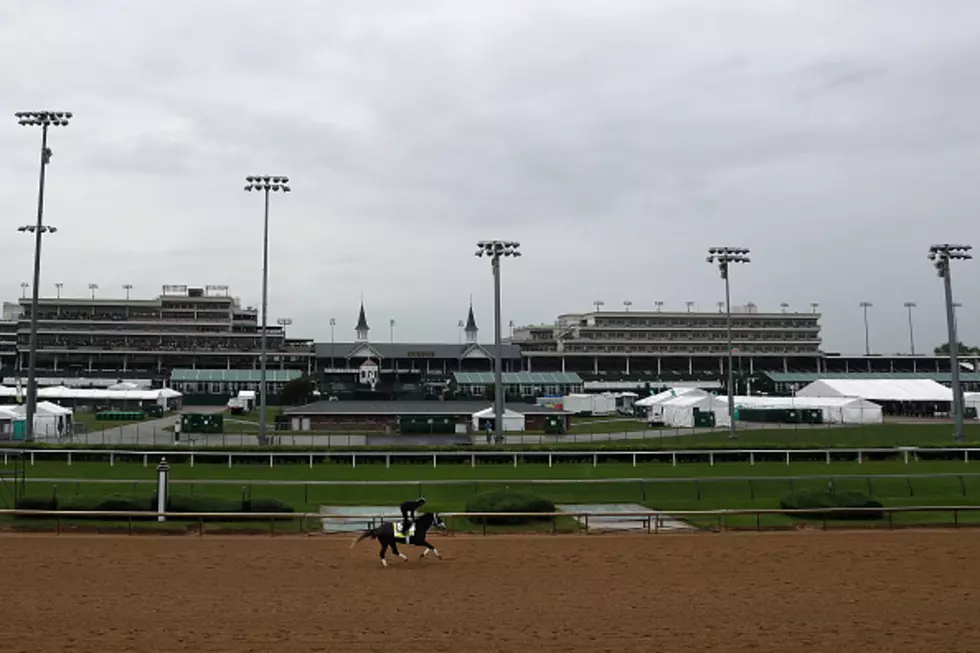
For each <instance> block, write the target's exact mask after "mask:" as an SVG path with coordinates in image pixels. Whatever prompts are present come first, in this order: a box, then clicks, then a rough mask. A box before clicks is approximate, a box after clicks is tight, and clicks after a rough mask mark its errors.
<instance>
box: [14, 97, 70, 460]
mask: <svg viewBox="0 0 980 653" xmlns="http://www.w3.org/2000/svg"><path fill="white" fill-rule="evenodd" d="M14 117H16V118H17V124H19V125H21V126H22V127H40V128H41V171H40V175H39V178H38V189H37V222H36V223H35V224H33V225H30V226H26V227H19V228H18V231H20V232H29V233H32V234H34V284H33V288H32V290H31V332H30V333H31V335H30V345H29V354H28V363H27V406H26V407H25V415H24V418H25V422H26V430H27V433H26V434H25V438H26V439H27V440H28V441H31V440H33V439H34V412H35V409H36V407H37V387H36V384H35V376H36V372H37V312H38V290H39V288H40V286H41V237H42V236H43V235H44V234H46V233H52V234H53V233H55V232H56V231H57V229H55V228H54V227H46V226H45V225H44V182H45V171H46V170H47V167H48V164H49V163H51V156H52V154H53V152H52V151H51V148H49V147H48V128H49V127H67V126H68V122H69V121H70V120H71V119H72V113H71V112H70V111H18V112H17V113H15V114H14Z"/></svg>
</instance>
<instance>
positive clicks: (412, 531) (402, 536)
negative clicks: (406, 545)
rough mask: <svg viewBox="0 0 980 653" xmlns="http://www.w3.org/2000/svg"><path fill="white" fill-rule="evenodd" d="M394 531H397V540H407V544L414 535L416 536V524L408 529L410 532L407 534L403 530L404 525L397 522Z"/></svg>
mask: <svg viewBox="0 0 980 653" xmlns="http://www.w3.org/2000/svg"><path fill="white" fill-rule="evenodd" d="M394 529H395V539H402V540H405V541H406V542H407V541H408V538H410V537H412V536H413V535H415V524H412V525H411V526H409V527H408V532H407V533H406V532H405V531H403V530H402V523H401V522H395V523H394Z"/></svg>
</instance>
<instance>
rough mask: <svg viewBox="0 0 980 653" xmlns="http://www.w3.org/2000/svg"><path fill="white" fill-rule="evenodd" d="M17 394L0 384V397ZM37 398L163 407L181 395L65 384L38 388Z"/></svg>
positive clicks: (167, 391)
mask: <svg viewBox="0 0 980 653" xmlns="http://www.w3.org/2000/svg"><path fill="white" fill-rule="evenodd" d="M19 394H20V396H21V397H24V396H25V395H24V390H23V389H21V390H20V393H19ZM16 396H18V390H17V388H11V387H7V386H0V397H5V398H11V397H16ZM37 397H38V399H52V400H55V401H58V400H66V399H70V400H73V401H76V402H77V401H105V402H114V401H140V402H153V403H156V404H160V405H161V406H163V407H164V408H165V409H166V408H167V407H168V406H169V405H170V404H173V403H177V400H179V399H180V398H181V397H183V395H182V394H181V393H180V392H177V391H176V390H174V389H173V388H157V389H156V390H131V389H120V390H107V389H105V388H69V387H66V386H53V387H50V388H40V389H39V390H38V391H37Z"/></svg>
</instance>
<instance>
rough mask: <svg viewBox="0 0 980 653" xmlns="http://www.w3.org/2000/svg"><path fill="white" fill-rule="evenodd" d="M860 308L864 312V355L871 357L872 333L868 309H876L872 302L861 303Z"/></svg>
mask: <svg viewBox="0 0 980 653" xmlns="http://www.w3.org/2000/svg"><path fill="white" fill-rule="evenodd" d="M859 306H860V307H861V308H862V309H863V310H864V355H865V356H870V355H871V331H870V330H869V329H868V309H869V308H874V304H872V303H871V302H861V303H860V304H859Z"/></svg>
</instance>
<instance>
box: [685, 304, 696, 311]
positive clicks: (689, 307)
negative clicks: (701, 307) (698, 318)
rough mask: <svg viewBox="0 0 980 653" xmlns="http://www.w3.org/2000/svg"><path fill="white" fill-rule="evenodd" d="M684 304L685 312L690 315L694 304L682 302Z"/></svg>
mask: <svg viewBox="0 0 980 653" xmlns="http://www.w3.org/2000/svg"><path fill="white" fill-rule="evenodd" d="M684 303H685V304H687V312H688V313H690V312H691V310H692V309H693V308H694V302H684Z"/></svg>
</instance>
